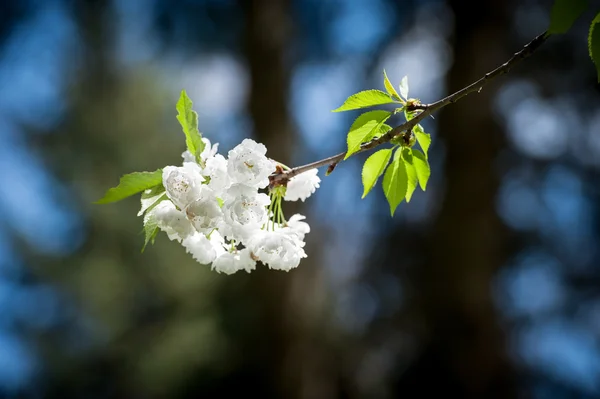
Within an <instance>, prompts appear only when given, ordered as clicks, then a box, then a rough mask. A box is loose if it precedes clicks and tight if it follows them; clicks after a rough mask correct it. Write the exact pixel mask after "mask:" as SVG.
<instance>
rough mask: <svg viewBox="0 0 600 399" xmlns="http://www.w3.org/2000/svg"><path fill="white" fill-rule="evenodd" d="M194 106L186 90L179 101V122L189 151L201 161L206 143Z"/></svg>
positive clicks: (182, 92)
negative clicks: (199, 128)
mask: <svg viewBox="0 0 600 399" xmlns="http://www.w3.org/2000/svg"><path fill="white" fill-rule="evenodd" d="M193 105H194V103H193V102H192V100H191V99H190V98H189V97H188V95H187V93H186V92H185V90H182V91H181V95H180V97H179V101H177V107H176V108H177V112H178V114H177V120H178V121H179V124H180V125H181V128H182V129H183V133H185V144H186V146H187V149H188V150H189V151H190V152H191V153H192V154H193V155H194V156H195V157H196V159H197V160H199V159H200V154H201V153H202V151H203V150H204V142H203V141H202V135H201V134H200V131H199V130H198V114H197V113H196V112H195V111H194V110H193V109H192V106H193Z"/></svg>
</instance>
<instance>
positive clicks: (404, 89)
mask: <svg viewBox="0 0 600 399" xmlns="http://www.w3.org/2000/svg"><path fill="white" fill-rule="evenodd" d="M400 95H401V96H402V97H403V98H404V99H405V100H408V76H404V77H403V78H402V80H401V81H400Z"/></svg>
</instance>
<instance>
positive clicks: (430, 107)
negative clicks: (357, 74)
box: [269, 32, 550, 186]
mask: <svg viewBox="0 0 600 399" xmlns="http://www.w3.org/2000/svg"><path fill="white" fill-rule="evenodd" d="M549 36H550V35H549V34H548V33H547V32H544V33H542V34H541V35H539V36H537V37H536V38H534V39H533V40H532V41H530V42H529V43H527V44H526V45H525V46H524V47H523V48H522V49H521V50H520V51H518V52H516V53H515V54H513V56H512V57H511V58H510V59H509V60H508V61H506V62H505V63H504V64H502V65H500V66H499V67H498V68H496V69H494V70H493V71H490V72H488V73H486V74H485V75H484V76H483V77H482V78H481V79H479V80H477V81H476V82H473V83H471V84H470V85H468V86H466V87H464V88H462V89H460V90H458V91H457V92H455V93H453V94H451V95H449V96H447V97H445V98H442V99H441V100H438V101H436V102H434V103H431V104H417V103H412V104H411V103H409V104H408V105H407V110H408V111H418V110H420V111H421V112H419V113H418V114H417V115H415V117H414V118H412V119H411V120H409V121H406V122H404V123H402V124H401V125H398V126H396V127H394V128H393V129H392V130H390V131H389V132H387V133H386V134H384V135H382V136H380V137H377V138H375V139H373V140H371V141H369V142H367V143H364V144H363V145H362V146H361V147H360V150H359V151H357V152H356V153H359V152H362V151H366V150H370V149H372V148H375V147H377V146H379V145H381V144H384V143H387V142H389V141H390V140H392V139H393V138H394V137H396V136H398V135H400V134H402V133H403V132H405V131H408V130H410V129H412V128H413V127H414V126H415V125H416V124H417V123H419V122H420V121H422V120H423V119H425V118H426V117H427V116H429V115H431V114H432V113H433V112H435V111H438V110H440V109H441V108H444V107H445V106H447V105H449V104H453V103H455V102H457V101H458V100H460V99H461V98H463V97H465V96H467V95H468V94H471V93H474V92H480V91H481V89H482V88H483V86H485V85H486V84H488V83H489V82H491V81H492V80H493V79H495V78H497V77H498V76H501V75H504V74H505V73H508V72H509V71H510V70H511V68H512V67H514V66H515V65H516V64H517V63H519V62H520V61H522V60H524V59H525V58H527V57H529V56H530V55H531V54H533V53H534V52H535V51H536V50H537V49H538V48H539V47H540V46H541V45H542V44H544V42H545V41H546V40H547V39H548V37H549ZM344 156H346V153H345V152H342V153H339V154H337V155H333V156H331V157H328V158H325V159H321V160H319V161H316V162H312V163H309V164H306V165H302V166H297V167H295V168H292V169H288V170H286V171H278V172H276V173H273V174H272V175H271V176H269V181H270V183H271V185H272V186H273V185H282V184H286V183H287V181H288V180H289V179H291V178H292V177H294V176H297V175H299V174H300V173H304V172H306V171H309V170H311V169H314V168H320V167H322V166H325V165H335V164H337V163H338V162H340V161H342V160H343V159H344Z"/></svg>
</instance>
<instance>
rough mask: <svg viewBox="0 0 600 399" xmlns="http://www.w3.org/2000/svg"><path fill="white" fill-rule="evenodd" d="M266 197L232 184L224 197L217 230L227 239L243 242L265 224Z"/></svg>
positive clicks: (267, 202) (267, 198)
mask: <svg viewBox="0 0 600 399" xmlns="http://www.w3.org/2000/svg"><path fill="white" fill-rule="evenodd" d="M270 203H271V199H270V198H269V196H268V195H266V194H263V193H258V191H257V190H256V189H253V188H251V187H248V186H245V185H243V184H234V185H232V186H231V187H230V188H229V189H228V190H227V191H226V195H225V202H224V204H223V223H222V224H221V226H220V228H219V230H220V231H221V232H222V233H223V234H224V235H225V236H227V237H228V238H229V239H235V240H238V241H244V240H245V239H247V238H248V237H249V236H250V235H251V234H252V233H253V232H255V231H258V230H260V228H261V227H262V226H263V225H264V224H265V223H266V222H267V219H268V212H267V208H266V207H267V206H268V205H269V204H270Z"/></svg>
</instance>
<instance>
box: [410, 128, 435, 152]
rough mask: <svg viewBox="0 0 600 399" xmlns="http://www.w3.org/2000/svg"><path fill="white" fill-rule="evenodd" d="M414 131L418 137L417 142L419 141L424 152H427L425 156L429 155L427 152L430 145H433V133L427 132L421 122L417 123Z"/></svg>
mask: <svg viewBox="0 0 600 399" xmlns="http://www.w3.org/2000/svg"><path fill="white" fill-rule="evenodd" d="M413 133H414V134H415V137H416V138H417V143H419V145H420V146H421V148H422V149H423V152H424V153H425V156H426V157H427V156H428V154H427V152H428V151H429V146H430V145H431V135H430V134H428V133H425V131H424V130H423V127H422V126H421V125H420V124H417V125H415V127H413Z"/></svg>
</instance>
